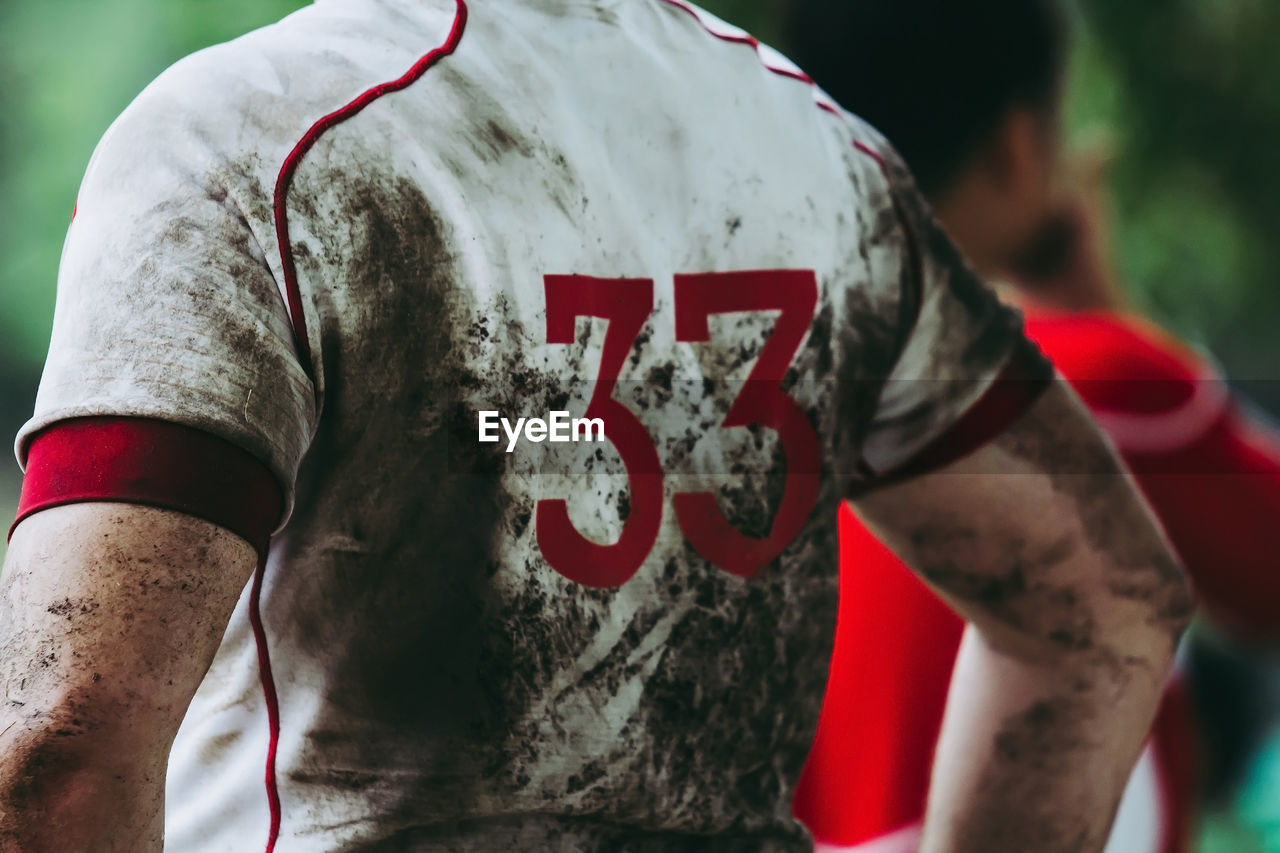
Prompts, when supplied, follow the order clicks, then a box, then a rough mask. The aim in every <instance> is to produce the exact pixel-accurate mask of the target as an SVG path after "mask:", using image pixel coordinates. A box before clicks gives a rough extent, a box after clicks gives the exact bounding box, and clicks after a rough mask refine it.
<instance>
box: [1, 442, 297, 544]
mask: <svg viewBox="0 0 1280 853" xmlns="http://www.w3.org/2000/svg"><path fill="white" fill-rule="evenodd" d="M88 501H114V502H120V503H133V504H143V505H145V506H153V507H159V508H161V509H169V510H174V511H175V512H181V513H184V514H186V515H191V516H195V517H196V518H201V519H204V520H205V521H208V522H210V523H212V524H216V525H218V526H219V527H222V528H225V529H226V530H229V531H230V532H232V533H234V534H236V535H237V536H240V537H242V538H244V539H245V540H247V541H248V542H249V543H250V544H251V545H253V547H254V548H255V549H256V550H257V551H258V554H259V556H261V555H263V554H265V553H266V549H267V542H268V540H269V539H270V538H271V533H272V531H273V530H274V529H275V526H276V524H277V523H278V522H279V520H280V515H281V512H283V507H284V500H283V494H282V492H281V489H280V485H279V483H278V482H277V481H276V478H275V477H274V476H273V475H272V474H271V472H270V471H269V470H268V469H267V467H266V466H265V465H264V464H263V463H261V462H259V461H258V460H257V459H256V458H255V457H254V456H252V455H251V454H249V453H247V452H246V451H244V450H241V449H240V448H239V447H236V446H235V445H234V444H231V443H230V442H228V441H225V440H224V439H221V438H218V437H217V436H215V435H212V434H210V433H207V432H203V431H202V430H198V429H193V428H191V427H187V426H182V425H180V424H175V423H169V422H167V421H158V420H150V419H146V418H117V417H99V418H77V419H75V420H69V421H63V422H60V423H58V424H55V425H53V426H51V427H49V428H48V429H45V430H43V431H42V432H40V433H38V434H37V435H36V436H35V437H34V438H33V439H32V440H31V442H30V445H29V447H28V452H27V465H26V477H25V478H24V479H23V481H22V497H21V499H20V500H19V503H18V518H17V520H16V521H14V523H13V526H12V527H10V528H9V536H10V537H12V536H13V530H14V528H16V527H17V526H18V524H19V523H20V522H21V521H22V520H23V519H25V518H26V517H27V516H29V515H32V514H34V513H37V512H39V511H40V510H43V509H49V508H50V507H55V506H62V505H64V504H71V503H84V502H88Z"/></svg>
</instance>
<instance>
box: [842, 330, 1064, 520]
mask: <svg viewBox="0 0 1280 853" xmlns="http://www.w3.org/2000/svg"><path fill="white" fill-rule="evenodd" d="M1053 378H1054V368H1053V364H1052V363H1051V362H1050V361H1049V360H1048V359H1047V358H1045V357H1044V356H1043V355H1042V354H1041V353H1040V349H1039V348H1038V347H1037V346H1036V345H1035V344H1033V343H1031V342H1030V341H1025V340H1024V341H1022V342H1021V343H1020V344H1019V345H1018V347H1017V349H1015V350H1014V351H1013V354H1012V355H1010V357H1009V361H1008V362H1007V363H1006V364H1005V367H1004V370H1002V371H1001V372H1000V375H999V376H998V377H996V380H995V381H994V382H993V383H992V384H991V387H990V388H988V389H987V391H986V393H985V394H983V395H982V397H981V398H979V400H978V402H976V403H974V404H973V406H972V407H971V408H970V409H969V411H967V412H965V413H964V415H963V416H961V418H960V420H958V421H956V422H955V424H953V425H952V426H951V428H950V429H948V430H947V431H946V432H944V433H943V434H942V435H940V436H938V437H937V438H935V439H934V440H933V441H931V442H930V443H929V444H927V445H925V447H924V448H923V449H922V450H921V451H920V452H919V453H917V454H916V455H915V456H914V457H912V458H911V459H910V460H908V461H907V462H906V463H904V464H903V465H901V466H900V467H899V468H897V470H894V471H891V472H890V473H889V474H887V475H886V476H883V477H881V478H880V479H879V480H876V481H873V482H871V483H868V484H867V487H866V488H864V489H858V488H856V487H855V488H854V489H853V490H851V491H850V493H849V494H848V497H851V498H854V497H858V496H859V495H860V494H862V493H864V492H866V491H870V490H872V489H876V488H879V487H881V486H885V485H889V484H890V483H900V482H902V481H904V480H910V479H912V478H915V477H919V476H921V475H923V474H928V473H931V472H933V471H937V470H939V469H941V468H945V467H947V466H948V465H950V464H951V463H952V462H956V461H958V460H960V459H962V458H964V457H965V456H968V455H969V454H970V453H973V452H974V451H976V450H977V449H979V448H980V447H982V446H983V445H985V444H987V443H988V442H990V441H992V440H993V439H995V438H996V437H997V436H999V435H1000V434H1001V433H1003V432H1004V431H1005V430H1007V429H1008V428H1009V427H1010V425H1012V424H1013V422H1014V421H1016V420H1017V419H1018V418H1019V417H1021V416H1022V414H1023V413H1024V412H1026V411H1027V409H1029V408H1031V406H1032V404H1033V403H1035V401H1036V400H1038V399H1039V398H1040V395H1041V394H1043V393H1044V392H1045V391H1046V390H1047V389H1048V388H1049V386H1050V385H1051V384H1052V382H1053Z"/></svg>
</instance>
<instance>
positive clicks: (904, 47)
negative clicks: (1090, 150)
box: [787, 0, 1070, 194]
mask: <svg viewBox="0 0 1280 853" xmlns="http://www.w3.org/2000/svg"><path fill="white" fill-rule="evenodd" d="M787 9H788V12H787V18H788V20H787V29H788V33H787V35H788V41H789V42H790V46H791V51H792V54H793V58H794V59H795V60H796V62H797V64H799V65H800V67H801V68H803V69H804V70H805V71H806V72H808V73H809V74H810V75H811V76H812V77H813V78H814V79H815V80H816V81H817V82H818V84H819V85H820V86H822V87H823V88H824V89H826V90H827V91H828V92H829V93H830V94H831V95H832V97H834V98H835V99H836V100H837V101H839V102H840V103H841V104H842V105H843V106H844V107H845V108H846V109H848V110H850V111H852V112H854V113H856V114H857V115H859V116H861V117H862V118H864V119H865V120H866V121H868V122H870V123H871V124H872V125H873V126H874V127H875V128H876V129H877V130H879V131H880V132H881V133H883V134H884V135H885V136H886V137H887V138H888V140H889V142H890V143H892V144H893V146H894V147H895V148H896V149H897V150H898V152H899V153H900V154H901V155H902V157H903V159H905V160H906V161H907V165H908V166H909V167H910V168H911V171H912V173H913V174H914V175H915V178H916V182H917V183H918V184H919V185H920V188H921V189H922V190H924V192H925V193H927V194H935V193H937V192H938V191H940V190H942V189H944V188H945V187H946V186H947V185H948V184H949V183H950V182H951V181H952V180H954V179H955V178H956V176H957V175H958V174H959V173H960V171H961V170H962V169H963V168H964V167H965V165H966V164H967V162H968V160H969V158H970V157H971V156H972V155H973V154H974V153H975V152H976V151H977V150H978V149H979V148H980V147H981V146H982V145H983V144H984V143H985V142H986V141H987V140H988V139H989V138H990V135H991V133H992V132H994V131H995V129H996V127H997V125H998V124H999V122H1000V120H1001V119H1002V118H1003V117H1004V116H1005V115H1006V114H1007V113H1008V111H1009V109H1010V108H1012V107H1015V106H1019V105H1025V106H1031V107H1043V108H1045V109H1049V108H1051V107H1052V106H1053V105H1054V104H1056V102H1057V97H1058V92H1059V89H1060V85H1061V78H1062V76H1063V71H1064V68H1065V66H1066V61H1067V50H1068V47H1069V41H1070V39H1069V27H1068V22H1067V18H1066V13H1065V10H1064V9H1063V8H1062V6H1061V4H1060V2H1059V1H1058V0H787Z"/></svg>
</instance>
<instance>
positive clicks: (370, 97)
mask: <svg viewBox="0 0 1280 853" xmlns="http://www.w3.org/2000/svg"><path fill="white" fill-rule="evenodd" d="M466 27H467V4H466V2H465V0H456V11H455V13H454V18H453V25H452V27H451V28H450V30H449V35H448V37H447V38H446V39H445V42H444V44H442V45H440V47H437V48H435V49H434V50H432V51H430V52H429V53H427V54H426V55H424V56H423V57H422V58H421V59H419V60H418V61H417V62H415V63H414V64H413V66H412V67H411V68H410V69H409V70H408V71H406V72H405V73H404V74H403V75H402V76H400V77H398V78H397V79H395V80H391V81H389V82H386V83H381V84H379V85H377V86H374V87H373V88H371V89H368V90H367V91H365V92H363V93H362V94H361V95H360V96H359V97H357V98H356V99H355V100H354V101H352V102H351V103H349V104H347V105H346V106H344V107H342V108H340V109H337V110H335V111H333V112H331V113H329V114H328V115H326V116H324V117H323V118H321V119H320V120H319V121H317V122H316V123H315V124H314V125H312V126H311V128H310V129H309V130H308V131H307V132H306V134H304V135H303V137H302V138H301V139H300V140H298V144H297V145H295V146H294V148H293V150H292V151H290V152H289V156H288V157H286V158H285V161H284V165H282V166H281V167H280V174H279V176H278V177H277V179H276V186H275V197H274V202H273V205H274V213H275V226H276V242H277V243H278V244H279V246H280V266H281V269H282V270H283V272H284V285H285V294H286V296H287V298H288V302H289V320H290V322H291V323H292V324H293V334H294V341H295V345H296V346H297V348H298V354H299V356H300V357H301V358H302V364H303V368H304V369H305V370H306V371H307V375H308V376H309V377H310V378H311V379H312V381H313V382H314V381H315V369H314V364H313V362H312V351H311V343H310V341H309V340H308V338H307V321H306V316H305V314H304V313H303V310H302V292H301V289H300V287H299V286H298V270H297V267H296V265H295V263H294V257H293V246H292V244H291V243H290V242H289V208H288V200H289V199H288V196H289V187H290V186H291V185H292V183H293V177H294V174H295V173H296V172H297V171H298V166H299V165H300V164H301V163H302V158H304V157H305V156H306V155H307V152H309V151H310V150H311V148H312V147H313V146H314V145H315V144H316V142H318V141H319V139H320V137H321V136H323V135H324V134H325V133H326V132H328V131H329V130H331V129H332V128H334V127H336V126H337V125H339V124H341V123H343V122H344V121H347V120H348V119H350V118H353V117H354V116H356V115H358V114H359V113H360V112H361V111H362V110H363V109H364V108H365V107H367V106H369V105H370V104H372V103H373V102H374V101H376V100H378V99H379V98H381V97H382V96H384V95H388V94H390V93H392V92H398V91H400V90H402V89H406V88H408V87H409V86H411V85H413V84H414V83H415V82H417V81H418V80H419V79H420V78H421V77H422V75H424V74H426V73H427V71H428V70H429V69H430V68H431V67H432V66H433V65H435V64H436V63H437V62H439V61H440V60H441V59H443V58H444V57H446V56H449V55H450V54H452V53H453V52H454V51H455V50H457V48H458V45H459V44H460V43H461V42H462V34H463V32H464V31H465V30H466ZM266 568H267V567H266V562H265V561H259V563H258V568H257V571H256V572H255V573H254V576H253V588H252V590H251V591H250V598H249V622H250V624H251V626H252V627H253V638H254V642H255V643H256V645H257V649H258V670H259V672H260V677H261V680H262V694H263V698H264V700H265V701H266V705H267V725H268V727H269V730H270V740H269V741H268V744H267V764H266V786H267V805H268V807H269V808H270V812H271V824H270V832H269V834H268V836H267V846H266V853H273V851H274V850H275V847H276V842H277V840H278V839H279V837H280V824H281V820H282V811H281V806H280V788H279V782H278V780H277V778H276V752H277V750H278V749H279V745H280V699H279V696H278V695H277V693H276V684H275V676H274V674H273V673H272V670H271V655H270V651H269V649H268V646H267V634H266V629H265V627H264V626H263V622H262V586H263V582H264V580H265V577H266Z"/></svg>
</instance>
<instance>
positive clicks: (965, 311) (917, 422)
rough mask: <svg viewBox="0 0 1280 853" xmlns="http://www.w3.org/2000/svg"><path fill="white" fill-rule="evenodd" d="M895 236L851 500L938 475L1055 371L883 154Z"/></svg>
mask: <svg viewBox="0 0 1280 853" xmlns="http://www.w3.org/2000/svg"><path fill="white" fill-rule="evenodd" d="M883 150H884V151H885V152H886V153H885V154H883V155H881V156H882V157H883V163H884V172H885V174H886V177H887V178H888V181H889V185H890V193H891V196H892V203H893V208H894V211H895V214H896V217H897V220H898V227H899V228H900V230H901V234H902V243H903V246H904V254H905V256H906V257H905V261H906V263H907V265H908V266H907V269H906V270H905V272H904V274H903V276H902V281H903V284H902V294H901V306H900V310H899V318H900V320H899V322H900V329H899V343H898V351H897V352H898V354H897V358H896V361H895V362H894V366H893V368H892V370H891V371H890V373H889V374H888V376H887V378H886V381H885V382H884V383H883V386H882V388H881V390H880V394H879V398H878V402H877V405H876V408H875V412H874V415H873V417H872V418H871V421H870V423H869V426H868V427H867V429H866V431H865V432H864V438H863V444H862V451H861V454H862V459H861V464H860V465H859V466H858V467H859V468H860V469H861V470H860V472H859V473H858V474H856V475H855V477H854V479H853V482H852V485H851V487H850V494H851V495H852V496H856V495H857V494H858V493H860V492H863V491H866V490H868V489H870V488H874V487H877V486H880V485H884V484H886V483H889V482H895V481H898V480H903V479H908V478H910V477H913V476H918V475H920V474H924V473H927V472H929V471H931V470H936V469H938V468H942V467H944V466H946V465H947V464H949V463H951V462H954V461H955V460H957V459H959V458H961V457H963V456H965V455H967V454H969V453H971V452H973V451H975V450H977V449H978V448H979V447H981V446H982V445H984V444H986V443H987V442H989V441H991V440H992V439H994V438H995V437H996V436H998V435H999V434H1000V433H1002V432H1003V431H1004V430H1005V429H1007V428H1008V427H1009V426H1010V424H1012V423H1013V421H1014V420H1016V419H1017V418H1018V416H1019V415H1021V414H1022V413H1023V412H1024V411H1026V409H1027V408H1029V407H1030V405H1031V404H1032V403H1033V402H1034V401H1035V400H1036V398H1037V397H1038V396H1039V394H1040V393H1041V392H1042V391H1044V389H1045V388H1047V387H1048V385H1049V383H1050V382H1051V381H1052V379H1053V376H1054V370H1053V366H1052V365H1051V364H1050V363H1049V361H1048V360H1046V359H1045V358H1044V357H1043V356H1042V355H1041V354H1040V351H1039V349H1038V348H1037V347H1036V346H1035V345H1034V344H1033V343H1031V342H1030V341H1029V340H1028V339H1027V337H1026V336H1025V334H1024V332H1023V327H1022V317H1021V314H1020V313H1019V312H1018V311H1017V310H1016V309H1015V308H1013V307H1011V306H1009V305H1006V304H1005V303H1003V302H1001V301H1000V299H999V298H998V297H997V296H996V293H995V291H994V290H993V289H992V288H991V287H989V286H988V285H987V284H986V283H985V282H983V281H982V280H981V279H980V278H979V277H978V275H977V274H976V273H975V272H974V271H973V269H972V268H971V267H970V266H969V264H968V263H967V261H966V260H965V259H964V258H963V256H962V255H961V254H960V252H959V251H958V250H957V249H956V247H955V246H954V245H953V244H952V242H951V240H950V238H949V237H948V236H947V235H946V233H945V232H944V231H943V229H942V227H941V226H940V225H939V224H938V223H937V221H936V220H935V219H934V218H933V215H932V213H931V212H930V210H929V209H928V206H927V205H926V203H925V201H924V200H923V197H922V196H921V195H920V193H919V192H918V191H917V190H916V188H915V185H914V182H913V180H912V179H911V177H910V175H909V174H908V172H907V170H906V167H905V166H904V165H903V164H902V163H901V161H900V160H898V159H897V158H896V156H895V155H893V154H892V152H891V150H889V149H888V148H887V147H885V148H884V149H883Z"/></svg>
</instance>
